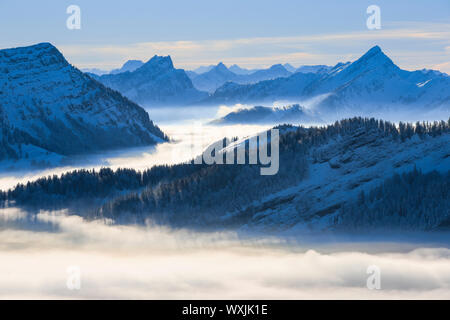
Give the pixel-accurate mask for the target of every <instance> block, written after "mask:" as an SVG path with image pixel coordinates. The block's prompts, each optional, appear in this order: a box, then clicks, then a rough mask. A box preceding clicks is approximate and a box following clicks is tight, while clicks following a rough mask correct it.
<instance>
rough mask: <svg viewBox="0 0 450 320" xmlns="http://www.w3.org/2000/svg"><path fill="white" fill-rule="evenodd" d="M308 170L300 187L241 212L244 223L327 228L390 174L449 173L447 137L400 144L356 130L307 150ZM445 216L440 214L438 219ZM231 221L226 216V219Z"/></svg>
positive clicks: (449, 136) (449, 137)
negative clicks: (420, 171) (417, 171)
mask: <svg viewBox="0 0 450 320" xmlns="http://www.w3.org/2000/svg"><path fill="white" fill-rule="evenodd" d="M291 130H292V129H291ZM281 165H282V163H280V166H281ZM307 167H308V174H307V178H306V179H305V180H303V181H302V182H301V183H299V184H298V185H296V186H293V187H289V188H286V189H284V190H282V191H280V192H277V193H275V194H272V195H270V196H268V197H266V198H264V199H262V200H260V201H257V202H254V203H253V204H251V205H249V206H248V207H247V208H246V209H245V210H243V212H244V213H245V212H247V214H248V213H250V216H249V221H248V225H251V226H252V228H253V227H255V226H256V228H261V229H272V230H273V229H274V228H275V229H279V230H287V229H290V230H291V231H292V232H303V231H309V230H324V229H329V228H332V227H333V226H334V219H335V217H337V216H338V215H339V214H340V213H341V212H340V211H339V210H340V208H341V207H342V206H343V205H344V204H346V203H350V202H352V201H355V200H356V199H357V197H358V195H359V194H360V193H361V191H365V192H367V191H370V190H372V189H373V188H375V187H377V186H378V185H380V184H382V183H383V182H384V180H385V179H387V178H389V177H391V176H392V175H394V174H395V173H404V172H410V171H412V170H413V169H414V167H416V168H418V169H419V170H422V171H423V172H430V171H432V170H437V171H438V172H441V173H448V172H449V170H450V134H449V133H446V134H443V135H441V136H436V137H431V136H425V137H422V138H420V137H419V136H418V135H414V136H413V137H412V138H411V139H406V140H405V141H404V142H400V141H399V140H398V139H397V140H396V139H393V138H392V137H391V136H385V137H383V136H380V133H379V131H378V130H369V131H366V130H365V129H364V128H360V130H358V131H356V132H350V134H342V135H339V136H337V137H336V138H333V139H330V140H329V141H327V143H325V144H323V145H321V146H318V147H316V148H314V149H312V150H311V152H310V154H309V159H308V164H307ZM436 191H437V192H439V190H436ZM242 214H243V213H242V211H241V212H239V213H235V215H242ZM360 214H364V212H360ZM449 214H450V212H442V218H443V219H444V218H445V215H449ZM232 217H233V214H229V215H228V216H227V217H226V219H232ZM399 227H400V226H399ZM422 227H423V228H426V227H430V226H425V225H423V226H422Z"/></svg>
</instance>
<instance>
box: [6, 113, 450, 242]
mask: <svg viewBox="0 0 450 320" xmlns="http://www.w3.org/2000/svg"><path fill="white" fill-rule="evenodd" d="M277 129H279V133H280V139H279V142H280V143H279V171H278V173H277V174H276V175H273V176H261V175H260V171H259V165H238V164H227V165H199V164H193V163H183V164H177V165H173V166H157V167H153V168H151V169H149V170H146V171H144V172H136V171H134V170H131V169H129V170H123V169H121V170H120V169H119V170H117V171H116V172H113V171H112V170H111V169H102V170H101V171H96V172H94V171H87V170H85V171H82V170H79V171H73V172H68V173H66V174H65V175H64V176H62V177H61V178H58V179H53V178H51V177H49V178H42V179H39V180H38V181H34V182H30V183H29V184H27V185H22V186H18V187H16V188H15V189H14V190H12V191H10V192H8V193H5V192H3V193H2V192H0V200H2V199H3V200H13V201H15V202H16V205H18V206H21V207H25V208H26V207H28V206H31V207H33V209H47V208H49V207H50V208H55V207H56V208H67V207H68V206H69V207H70V206H71V205H72V204H73V203H74V200H75V201H78V203H84V202H87V203H91V207H92V206H93V207H94V208H92V210H87V209H86V208H83V210H78V214H79V215H81V216H84V217H87V218H89V219H92V218H108V219H112V220H113V221H114V222H115V223H119V224H120V223H132V224H134V223H141V224H146V223H148V222H149V221H151V222H152V223H157V224H158V223H159V224H164V225H169V226H175V227H182V228H195V229H202V228H208V229H211V228H214V229H223V228H226V227H236V228H240V229H241V230H248V229H252V230H254V229H257V230H262V231H264V232H274V231H275V232H280V231H289V232H292V234H297V235H298V234H304V233H307V232H310V231H323V230H343V231H358V230H359V231H363V232H368V231H370V232H377V233H379V232H388V233H392V232H397V231H418V230H420V231H440V230H444V229H445V230H448V228H449V227H450V201H449V198H450V188H449V184H450V157H449V155H450V150H449V146H450V119H449V121H440V122H435V123H431V124H430V123H428V124H425V123H420V124H418V125H412V124H405V123H400V124H399V126H396V125H394V124H393V123H390V122H387V121H382V120H376V119H362V118H352V119H344V120H341V121H337V122H336V123H334V124H332V125H328V126H321V127H314V126H313V127H308V128H305V127H295V126H289V125H287V126H280V127H277ZM245 145H247V147H248V145H249V141H248V138H244V139H242V140H236V141H234V142H232V144H231V145H229V146H227V150H228V151H230V150H234V148H236V147H237V146H245ZM247 150H248V149H247ZM219 152H220V151H219ZM96 199H97V201H95V200H96ZM396 234H397V233H396Z"/></svg>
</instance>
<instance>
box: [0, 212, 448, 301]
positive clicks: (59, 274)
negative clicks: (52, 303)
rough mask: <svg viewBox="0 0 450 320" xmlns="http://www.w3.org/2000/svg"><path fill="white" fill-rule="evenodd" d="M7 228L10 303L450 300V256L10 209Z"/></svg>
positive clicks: (4, 289)
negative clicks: (77, 283) (74, 283)
mask: <svg viewBox="0 0 450 320" xmlns="http://www.w3.org/2000/svg"><path fill="white" fill-rule="evenodd" d="M0 226H1V227H2V228H0V230H1V231H0V261H1V264H0V298H2V299H9V298H44V299H52V298H63V299H64V298H76V299H102V298H112V299H115V298H125V299H128V298H136V299H197V298H199V299H201V298H203V299H232V298H233V299H253V298H254V299H281V298H286V299H303V298H333V299H334V298H344V299H346V298H356V299H366V298H375V299H378V298H380V299H382V298H394V299H396V298H406V299H409V298H437V299H442V298H446V299H449V298H450V268H449V266H450V250H449V249H447V248H415V249H408V250H406V251H405V248H404V247H402V245H400V244H397V245H396V244H392V243H391V244H389V245H388V246H387V245H383V248H384V251H382V252H381V253H380V252H379V246H378V248H377V250H375V251H372V250H371V248H376V247H377V244H376V243H372V244H370V245H361V244H359V246H358V245H357V244H355V246H354V249H352V248H351V246H349V245H348V244H346V246H345V247H344V246H342V247H341V248H345V249H341V250H336V248H338V247H340V246H339V244H336V243H333V244H330V246H327V245H321V246H316V247H311V246H310V245H306V244H305V245H298V244H297V245H292V244H288V242H286V241H283V240H280V239H277V238H269V237H267V238H251V239H249V238H246V239H242V237H240V236H238V235H237V234H236V233H233V232H224V233H193V232H189V231H185V230H184V231H183V230H181V231H173V230H169V229H164V228H156V227H151V226H148V227H134V226H113V225H109V224H108V222H107V221H103V222H98V221H97V222H85V221H83V220H82V219H80V218H79V217H73V216H72V217H68V216H66V215H65V214H64V212H57V213H49V212H42V213H40V214H39V215H38V216H37V218H36V219H35V220H34V222H33V223H30V221H29V220H27V218H26V216H25V215H24V214H23V213H21V212H20V211H19V210H17V209H3V210H2V211H1V212H0ZM330 248H332V249H330ZM363 248H366V249H367V250H364V249H363ZM375 252H378V253H375ZM383 252H384V253H383ZM371 265H375V266H377V267H379V268H380V271H381V289H380V290H369V289H368V288H367V286H366V281H367V278H368V277H369V275H368V274H367V268H368V267H369V266H371ZM71 266H76V267H79V268H80V270H81V288H80V290H69V289H68V288H67V285H66V282H67V279H68V276H69V274H68V273H67V268H68V267H71Z"/></svg>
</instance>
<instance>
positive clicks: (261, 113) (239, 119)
mask: <svg viewBox="0 0 450 320" xmlns="http://www.w3.org/2000/svg"><path fill="white" fill-rule="evenodd" d="M311 122H315V123H317V122H319V119H317V118H316V117H314V115H312V114H310V113H309V112H308V111H307V110H305V109H304V108H303V107H302V106H300V105H298V104H294V105H291V106H285V107H263V106H255V107H252V108H241V109H238V110H237V111H233V112H230V113H229V114H227V115H225V116H224V117H222V118H219V119H216V120H214V121H211V124H215V125H229V124H271V125H274V124H283V123H290V124H293V123H311Z"/></svg>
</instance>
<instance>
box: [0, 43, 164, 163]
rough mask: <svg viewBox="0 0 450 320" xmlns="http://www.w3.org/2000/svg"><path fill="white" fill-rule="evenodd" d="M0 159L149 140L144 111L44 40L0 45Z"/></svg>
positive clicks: (155, 137)
mask: <svg viewBox="0 0 450 320" xmlns="http://www.w3.org/2000/svg"><path fill="white" fill-rule="evenodd" d="M0 70H2V72H0V101H2V103H1V105H0V114H1V115H2V116H1V121H0V132H2V133H1V134H0V136H1V138H0V140H1V141H2V142H1V143H0V145H1V147H0V159H5V158H7V159H11V158H12V159H21V158H25V157H26V155H27V154H29V155H30V159H33V155H35V154H45V153H53V154H57V155H63V156H68V155H74V154H84V153H88V152H93V151H95V152H97V151H99V150H107V149H115V148H125V147H130V146H144V145H151V144H155V143H157V142H161V141H163V140H164V139H166V138H165V135H164V134H163V133H162V132H161V130H159V128H158V127H156V126H155V125H154V124H153V123H152V121H151V120H150V119H149V117H148V114H147V112H145V110H144V109H142V108H141V107H140V106H138V105H137V104H135V103H133V102H131V101H129V100H128V99H126V98H124V97H123V96H122V95H120V93H118V92H116V91H113V90H111V89H109V88H106V87H105V86H103V85H102V84H101V83H99V82H97V81H95V80H93V79H92V78H91V77H89V76H88V75H86V74H84V73H83V72H81V71H80V70H78V69H76V68H74V67H73V66H71V65H70V64H69V63H68V62H67V61H66V59H65V58H64V56H63V55H62V54H61V53H60V52H59V51H58V49H56V48H55V47H54V46H53V45H51V44H50V43H40V44H37V45H33V46H29V47H21V48H14V49H6V50H0Z"/></svg>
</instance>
